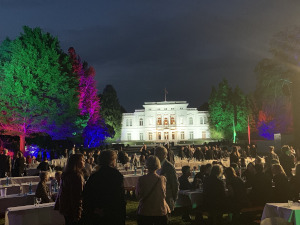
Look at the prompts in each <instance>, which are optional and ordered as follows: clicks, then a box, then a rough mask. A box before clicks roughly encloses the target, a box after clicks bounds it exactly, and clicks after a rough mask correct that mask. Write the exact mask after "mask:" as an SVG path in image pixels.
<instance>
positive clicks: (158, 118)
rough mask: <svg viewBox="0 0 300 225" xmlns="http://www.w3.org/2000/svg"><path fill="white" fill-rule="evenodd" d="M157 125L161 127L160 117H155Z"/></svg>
mask: <svg viewBox="0 0 300 225" xmlns="http://www.w3.org/2000/svg"><path fill="white" fill-rule="evenodd" d="M157 125H162V121H161V116H158V117H157Z"/></svg>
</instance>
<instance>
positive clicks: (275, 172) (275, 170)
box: [272, 164, 286, 176]
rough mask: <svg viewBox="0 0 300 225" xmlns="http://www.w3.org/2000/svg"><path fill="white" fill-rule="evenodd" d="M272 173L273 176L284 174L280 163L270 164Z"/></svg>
mask: <svg viewBox="0 0 300 225" xmlns="http://www.w3.org/2000/svg"><path fill="white" fill-rule="evenodd" d="M272 173H273V175H274V176H275V175H279V174H284V175H285V176H286V174H285V172H284V170H283V168H282V166H281V165H280V164H274V165H273V166H272Z"/></svg>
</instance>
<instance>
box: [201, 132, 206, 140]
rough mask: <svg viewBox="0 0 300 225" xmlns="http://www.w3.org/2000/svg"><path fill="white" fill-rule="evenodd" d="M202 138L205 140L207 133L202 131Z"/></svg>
mask: <svg viewBox="0 0 300 225" xmlns="http://www.w3.org/2000/svg"><path fill="white" fill-rule="evenodd" d="M202 138H203V139H205V138H206V131H202Z"/></svg>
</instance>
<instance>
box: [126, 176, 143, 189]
mask: <svg viewBox="0 0 300 225" xmlns="http://www.w3.org/2000/svg"><path fill="white" fill-rule="evenodd" d="M140 176H141V174H139V175H124V187H133V186H134V187H136V184H137V182H138V179H139V177H140Z"/></svg>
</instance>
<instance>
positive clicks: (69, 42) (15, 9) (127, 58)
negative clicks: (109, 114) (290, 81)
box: [0, 0, 300, 112]
mask: <svg viewBox="0 0 300 225" xmlns="http://www.w3.org/2000/svg"><path fill="white" fill-rule="evenodd" d="M299 12H300V1H298V0H289V1H284V0H268V1H266V0H257V1H255V0H248V1H246V0H244V1H241V0H235V1H233V0H213V1H208V0H207V1H205V0H197V1H193V0H170V1H167V0H160V1H159V0H145V1H143V0H136V1H130V0H120V1H119V0H107V1H101V0H94V1H89V0H85V1H76V0H75V1H74V0H72V1H71V0H68V1H67V0H64V1H63V0H58V1H56V0H35V1H34V0H32V1H31V0H0V41H1V42H2V41H3V40H4V39H5V38H6V37H9V38H11V39H14V38H15V37H16V36H18V35H19V34H20V32H22V26H23V25H27V26H30V27H37V26H38V27H41V28H42V29H43V31H45V32H50V33H51V34H52V35H54V36H57V37H58V39H59V41H60V44H61V47H62V49H63V50H64V51H65V52H67V50H68V48H69V47H71V46H72V47H74V48H75V50H76V52H77V53H78V54H79V55H80V56H81V58H82V59H83V60H85V61H87V62H88V63H89V64H90V65H91V66H94V68H95V69H96V79H97V87H98V90H99V92H102V91H103V88H104V87H105V85H107V84H112V85H113V86H114V87H115V89H116V90H117V93H118V96H119V100H120V103H121V104H122V105H123V106H124V107H125V109H126V110H127V111H128V112H133V111H134V109H140V108H142V104H143V103H144V102H145V101H163V100H164V88H167V90H168V92H169V94H168V96H167V99H168V100H185V101H188V102H189V103H190V107H198V106H200V105H201V104H203V103H204V102H206V101H207V100H208V98H209V95H210V92H211V87H212V85H217V84H218V83H219V82H220V81H221V80H222V79H223V78H226V79H228V80H229V83H230V84H231V86H233V87H235V86H236V85H238V86H240V87H241V88H242V90H244V92H245V93H249V92H251V91H252V90H254V88H255V84H256V81H255V74H254V68H255V66H256V64H257V63H258V62H259V61H260V60H261V59H262V58H264V57H268V56H269V52H268V48H269V41H270V39H271V38H272V36H273V35H274V34H275V33H277V32H279V31H282V30H285V29H286V28H291V27H293V26H300V13H299Z"/></svg>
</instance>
